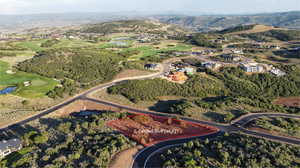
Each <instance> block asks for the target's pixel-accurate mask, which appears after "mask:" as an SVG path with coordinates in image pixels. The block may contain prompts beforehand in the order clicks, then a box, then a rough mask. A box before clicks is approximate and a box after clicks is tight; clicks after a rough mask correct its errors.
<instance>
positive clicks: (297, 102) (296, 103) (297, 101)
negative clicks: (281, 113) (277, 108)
mask: <svg viewBox="0 0 300 168" xmlns="http://www.w3.org/2000/svg"><path fill="white" fill-rule="evenodd" d="M274 104H279V105H284V106H288V107H300V97H283V98H279V99H277V100H275V101H274Z"/></svg>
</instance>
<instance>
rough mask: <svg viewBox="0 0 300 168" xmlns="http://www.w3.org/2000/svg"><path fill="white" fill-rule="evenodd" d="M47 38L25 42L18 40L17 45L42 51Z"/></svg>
mask: <svg viewBox="0 0 300 168" xmlns="http://www.w3.org/2000/svg"><path fill="white" fill-rule="evenodd" d="M45 41H46V40H35V41H25V42H17V43H16V46H18V47H23V48H27V49H29V50H32V51H35V52H39V51H42V50H43V48H42V47H41V44H42V43H43V42H45Z"/></svg>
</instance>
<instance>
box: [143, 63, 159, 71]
mask: <svg viewBox="0 0 300 168" xmlns="http://www.w3.org/2000/svg"><path fill="white" fill-rule="evenodd" d="M144 68H145V69H147V70H157V69H158V64H146V65H145V66H144Z"/></svg>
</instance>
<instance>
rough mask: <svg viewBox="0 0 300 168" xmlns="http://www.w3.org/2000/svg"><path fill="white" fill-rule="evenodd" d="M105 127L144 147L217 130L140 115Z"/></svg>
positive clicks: (111, 122) (109, 123)
mask: <svg viewBox="0 0 300 168" xmlns="http://www.w3.org/2000/svg"><path fill="white" fill-rule="evenodd" d="M107 125H108V126H109V127H112V128H114V129H116V130H118V131H120V132H121V133H122V134H124V135H126V136H129V137H131V138H132V139H134V140H136V141H137V142H139V143H141V144H143V145H144V146H151V145H153V144H156V143H159V142H162V141H166V140H173V139H178V138H189V137H194V136H203V135H208V134H212V133H215V132H217V131H218V129H217V128H214V127H210V126H207V125H201V124H196V123H191V122H186V121H182V120H177V119H171V118H167V117H160V116H153V115H142V114H137V115H131V116H128V117H126V118H123V119H119V120H114V121H110V122H108V123H107Z"/></svg>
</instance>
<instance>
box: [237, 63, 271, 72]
mask: <svg viewBox="0 0 300 168" xmlns="http://www.w3.org/2000/svg"><path fill="white" fill-rule="evenodd" d="M241 68H242V69H243V70H244V71H246V72H264V70H265V69H264V67H263V66H262V65H260V64H257V63H245V64H242V65H241Z"/></svg>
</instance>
